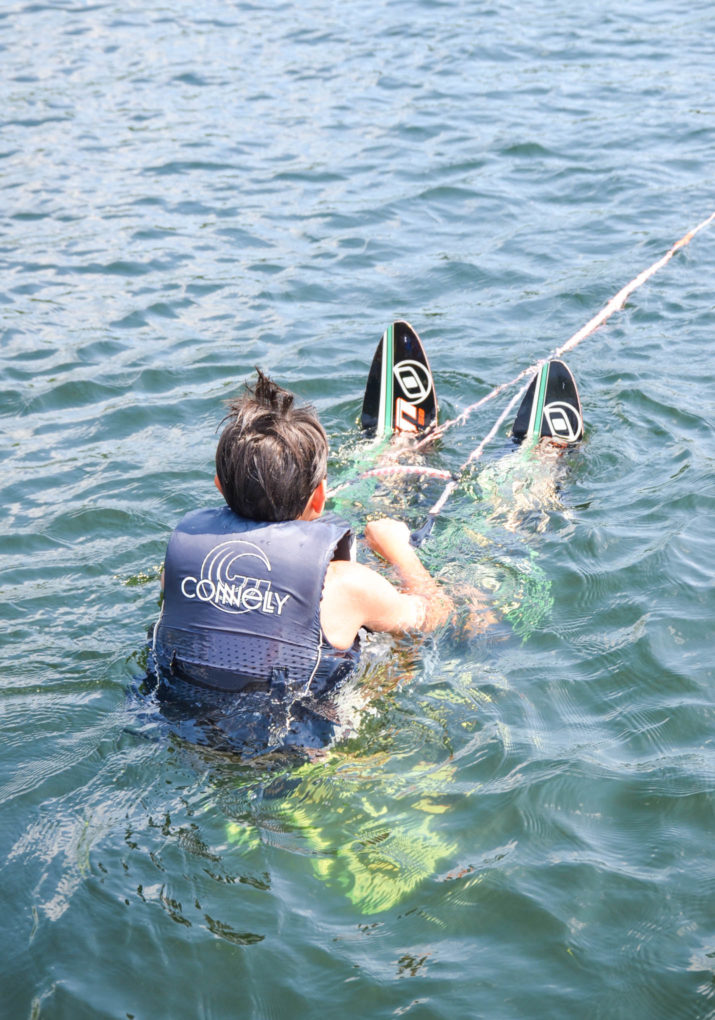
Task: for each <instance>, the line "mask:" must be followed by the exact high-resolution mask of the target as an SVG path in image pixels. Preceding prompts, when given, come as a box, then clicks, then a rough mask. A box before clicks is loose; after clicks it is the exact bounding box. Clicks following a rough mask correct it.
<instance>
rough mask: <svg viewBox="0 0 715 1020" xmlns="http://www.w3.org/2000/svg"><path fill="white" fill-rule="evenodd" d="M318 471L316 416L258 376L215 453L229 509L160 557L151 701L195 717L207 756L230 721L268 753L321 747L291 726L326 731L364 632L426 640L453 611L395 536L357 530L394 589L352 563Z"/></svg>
mask: <svg viewBox="0 0 715 1020" xmlns="http://www.w3.org/2000/svg"><path fill="white" fill-rule="evenodd" d="M327 459H328V441H327V437H326V435H325V431H324V429H323V427H322V425H321V424H320V422H319V421H318V417H317V414H316V412H315V411H314V409H313V408H312V407H309V406H303V407H299V406H296V403H295V398H294V396H293V394H292V393H289V392H288V391H287V390H284V389H282V388H281V387H279V386H277V385H276V384H275V383H274V382H272V380H271V379H269V378H268V377H267V376H266V375H264V374H263V373H262V372H261V371H260V370H259V371H258V378H257V381H256V383H255V385H254V386H252V387H249V386H246V389H245V393H244V394H243V395H242V396H241V397H239V398H238V399H237V400H235V401H234V402H233V403H232V404H231V406H230V410H229V414H228V415H227V417H226V419H225V427H224V429H223V432H222V434H221V436H220V439H219V443H218V447H217V450H216V476H215V479H214V481H215V484H216V487H217V488H218V490H219V492H220V493H221V495H222V496H223V498H224V500H225V502H226V505H224V506H221V507H213V508H208V509H201V510H195V511H193V512H191V513H189V514H187V515H186V517H184V519H183V520H182V521H181V522H180V524H179V526H178V527H177V528H176V530H175V531H174V532H173V534H172V536H171V538H170V540H169V544H168V548H167V552H166V560H165V567H164V574H163V576H162V585H163V592H164V598H163V605H162V610H161V615H160V618H159V620H158V622H157V624H156V626H155V628H154V635H153V642H152V648H153V658H154V665H155V668H156V674H157V677H158V681H159V683H158V693H159V697H160V700H162V701H163V702H164V703H165V704H169V703H172V702H173V703H174V706H175V707H176V706H178V705H179V703H180V702H183V703H184V708H186V707H187V702H188V704H189V705H190V706H191V707H192V709H197V708H199V707H200V708H201V714H202V723H201V725H200V726H199V731H200V732H199V733H194V734H192V736H193V739H196V738H197V737H198V738H199V739H202V738H206V739H208V741H209V742H211V743H214V740H213V739H211V736H207V734H206V729H207V725H208V726H209V728H211V729H213V730H214V736H215V735H216V733H222V734H225V733H226V732H227V730H230V729H232V728H234V724H235V723H238V722H239V720H240V726H239V728H240V729H244V730H246V733H248V732H249V731H250V732H251V733H252V734H253V735H254V736H255V731H256V730H261V731H262V738H263V741H262V742H265V743H266V746H267V747H271V746H278V745H279V744H282V745H285V744H290V743H295V744H298V745H300V746H318V745H320V744H322V743H324V742H325V736H326V732H327V730H326V726H325V725H318V727H317V730H318V732H317V733H316V732H314V731H315V729H316V727H315V726H312V727H311V726H308V727H307V728H306V726H305V725H302V724H301V723H300V719H299V717H300V716H301V715H302V716H303V722H305V719H306V718H308V717H310V718H311V719H312V720H313V721H315V719H316V718H318V720H320V719H322V718H323V715H322V712H321V706H322V704H323V702H324V701H325V700H327V699H325V698H324V696H325V695H326V694H328V693H329V692H330V691H332V690H334V689H335V688H336V686H338V685H339V684H340V683H341V682H342V681H344V679H345V678H346V677H347V676H348V675H349V674H350V673H352V672H353V671H354V669H355V666H356V664H357V661H358V659H359V653H360V643H359V632H360V630H361V629H362V628H365V629H367V630H370V631H383V632H388V633H391V634H398V633H403V632H413V633H420V632H422V633H424V632H429V631H431V630H433V629H434V628H436V627H438V626H439V625H441V624H442V623H444V622H445V621H446V620H447V619H448V617H449V616H450V613H451V612H452V609H453V605H452V601H451V599H450V598H449V596H448V595H447V594H446V593H445V591H444V589H443V588H442V587H440V585H439V584H438V583H437V582H436V581H435V580H434V579H433V578H432V577H431V575H430V574H429V573H428V571H427V570H426V569H425V568H424V566H423V565H422V563H421V562H420V560H419V559H418V557H417V554H416V552H415V550H414V549H413V548H412V547H411V545H410V536H409V531H408V528H407V526H406V525H405V524H404V523H401V522H400V521H397V520H393V519H391V518H384V519H382V520H376V521H370V522H369V523H368V524H367V527H366V529H365V540H366V542H367V544H368V545H369V547H370V548H371V549H372V550H374V551H375V552H376V553H377V554H378V555H380V556H381V557H383V558H384V559H385V560H386V561H387V562H388V563H389V564H391V565H392V566H393V567H394V568H395V570H396V572H397V575H398V578H399V587H397V586H395V585H393V584H391V583H390V581H388V580H387V579H386V578H385V577H383V576H382V575H381V574H379V573H377V571H375V570H372V569H371V568H370V567H367V566H365V565H363V564H360V563H357V562H355V559H354V540H353V538H352V534H351V531H350V527H349V525H348V524H347V523H346V522H345V521H343V520H341V519H340V518H339V517H337V516H335V515H334V514H332V513H326V512H324V508H325V501H326V469H327ZM321 699H322V700H321ZM207 706H208V708H207ZM276 709H277V710H278V715H281V716H282V719H283V722H282V723H281V724H279V723H277V722H276V720H275V719H274V718H272V716H275V714H276V712H275V710H276ZM178 711H181V709H180V708H179V709H178ZM329 714H330V713H329V711H328V715H329ZM227 721H228V723H229V724H228V726H227V725H226V724H227ZM251 722H252V724H251ZM328 730H329V726H328ZM279 731H280V732H279ZM202 742H203V740H202ZM219 743H220V744H223V743H224V740H223V738H222V739H220V740H219ZM229 743H231V741H230V740H229Z"/></svg>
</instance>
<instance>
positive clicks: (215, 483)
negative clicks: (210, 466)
mask: <svg viewBox="0 0 715 1020" xmlns="http://www.w3.org/2000/svg"><path fill="white" fill-rule="evenodd" d="M214 485H215V486H216V488H217V489H218V491H219V492H220V493H221V495H222V496H223V489H222V488H221V482H220V481H219V480H218V475H214Z"/></svg>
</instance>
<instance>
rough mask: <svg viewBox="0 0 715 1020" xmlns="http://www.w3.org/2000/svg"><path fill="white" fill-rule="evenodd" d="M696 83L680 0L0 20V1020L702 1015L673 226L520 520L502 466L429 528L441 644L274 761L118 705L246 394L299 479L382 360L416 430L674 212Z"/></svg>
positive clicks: (474, 425) (709, 468) (694, 591)
mask: <svg viewBox="0 0 715 1020" xmlns="http://www.w3.org/2000/svg"><path fill="white" fill-rule="evenodd" d="M714 59H715V16H714V15H713V10H712V6H711V5H710V4H706V3H704V2H697V0H696V2H695V3H693V2H689V3H685V2H682V0H667V2H666V0H649V2H646V0H634V3H632V4H627V5H624V4H616V3H614V2H612V0H605V2H604V3H601V4H596V5H594V4H589V3H585V2H583V0H574V2H571V3H569V4H563V3H556V4H554V3H553V2H551V3H546V2H545V0H534V2H533V3H530V4H516V3H513V2H508V0H507V2H503V3H496V2H494V3H488V2H485V3H477V2H469V0H384V2H379V0H366V2H363V3H357V2H354V0H348V2H346V3H342V4H338V3H336V2H330V0H306V2H302V3H300V4H298V3H280V2H275V3H269V2H266V0H257V2H253V3H249V2H230V0H223V2H218V0H204V2H202V3H198V4H196V3H188V2H186V0H163V2H161V3H151V2H149V3H147V2H141V3H140V2H138V0H124V2H122V3H119V2H118V0H106V2H101V0H100V2H96V3H89V2H83V0H48V2H44V3H42V2H40V3H34V2H33V3H23V2H20V3H18V2H15V0H5V3H3V4H2V8H1V9H0V61H1V62H2V64H1V66H2V78H1V84H0V90H1V94H2V99H3V102H2V106H1V107H0V128H1V133H0V218H1V232H0V258H1V259H2V265H3V272H2V277H1V278H0V316H1V323H2V347H1V350H0V357H1V361H0V410H1V412H2V425H3V430H2V437H1V438H0V443H1V444H2V464H3V470H2V477H1V478H0V493H1V494H2V504H3V507H4V514H3V518H2V534H3V546H2V611H3V625H2V635H3V639H2V651H1V662H2V676H1V681H0V683H1V687H0V719H1V724H2V735H3V739H2V745H1V747H0V812H1V814H0V826H1V842H0V867H1V869H2V870H1V872H0V874H1V877H2V903H3V920H2V929H1V931H2V933H1V934H0V961H1V963H0V968H1V971H0V973H1V976H2V979H1V984H0V989H1V991H0V1014H1V1015H2V1017H3V1018H5V1017H7V1018H9V1020H18V1018H32V1020H40V1018H41V1020H59V1018H72V1020H82V1018H88V1020H89V1018H91V1020H97V1018H112V1020H115V1018H116V1020H124V1018H156V1017H171V1018H187V1020H189V1018H190V1020H194V1018H215V1020H223V1018H226V1017H247V1018H256V1020H259V1018H260V1020H264V1018H265V1020H268V1018H271V1020H275V1018H283V1017H294V1016H295V1017H301V1018H303V1017H305V1018H314V1017H315V1018H318V1017H329V1016H333V1015H336V1014H337V1015H341V1016H345V1017H360V1018H362V1017H365V1018H387V1017H394V1016H410V1017H413V1018H415V1020H418V1018H419V1020H432V1018H439V1017H444V1018H449V1020H455V1018H460V1020H461V1018H474V1017H480V1018H481V1017H484V1018H489V1020H517V1018H519V1020H521V1018H524V1020H541V1018H544V1020H573V1018H574V1017H580V1018H584V1020H585V1018H589V1020H596V1018H598V1020H621V1018H622V1020H676V1018H677V1020H681V1018H682V1020H696V1018H699V1020H702V1018H706V1017H710V1018H712V1017H715V983H714V981H715V904H714V896H713V892H714V889H713V885H714V883H713V875H714V874H715V868H714V860H713V858H714V855H713V825H714V822H715V817H714V814H715V812H714V810H713V780H714V778H715V748H714V744H713V718H714V712H713V667H712V662H713V640H712V635H713V619H714V618H715V572H714V570H713V552H712V550H713V545H714V543H715V524H714V522H713V508H714V505H715V486H714V485H713V468H714V466H715V458H714V455H713V410H714V401H713V393H714V392H715V363H714V359H713V353H712V350H713V347H712V344H713V328H714V321H715V320H714V318H713V304H714V302H713V288H712V280H713V278H714V276H715V226H712V227H710V228H709V229H705V230H703V231H702V232H701V233H699V234H698V235H697V237H695V238H694V239H693V240H692V242H691V243H690V244H689V246H688V247H686V248H685V249H684V250H683V251H681V252H679V253H678V254H677V255H676V256H675V257H674V258H673V259H672V260H671V261H670V262H669V263H668V264H667V265H666V266H665V267H664V268H663V269H661V270H660V271H659V273H657V274H656V275H655V276H654V277H653V278H652V279H651V280H649V281H648V282H647V283H646V284H644V286H643V287H641V288H640V289H639V290H637V291H636V292H635V293H634V294H633V296H632V297H631V298H630V300H629V301H628V303H627V305H626V308H625V309H624V310H623V311H621V312H618V313H616V314H615V315H613V316H612V317H611V319H610V320H609V321H608V323H607V324H606V325H605V326H604V327H603V328H601V329H600V330H599V331H597V332H596V333H595V334H594V335H593V336H591V337H590V338H588V339H587V340H585V341H584V342H583V343H582V344H581V345H580V346H579V347H578V348H577V349H576V350H575V351H574V352H573V353H572V354H571V355H570V356H569V358H568V361H569V364H570V366H571V368H572V369H573V371H574V373H575V375H576V378H577V380H578V382H579V387H580V391H581V397H582V400H583V404H584V412H585V419H586V427H587V434H586V440H585V442H584V443H583V444H582V446H581V448H580V449H579V450H578V451H577V452H576V453H575V454H574V455H572V456H571V457H569V458H568V463H567V464H565V465H563V466H562V468H559V470H558V472H557V474H558V479H557V481H558V487H557V488H556V489H555V490H553V491H551V492H549V491H548V482H549V478H550V477H551V476H550V475H549V473H548V471H546V470H545V469H544V466H543V465H540V464H538V463H532V464H531V465H529V464H528V463H525V462H524V461H523V460H519V458H518V457H515V456H513V455H512V457H511V458H510V457H508V456H505V454H506V453H507V451H508V443H507V440H506V430H507V428H506V425H505V426H504V428H502V429H501V430H500V435H499V436H498V437H497V438H496V439H495V440H494V442H493V443H491V444H490V446H489V448H488V450H487V451H486V453H485V456H484V457H483V458H482V460H481V462H480V465H479V467H478V469H477V470H475V471H473V472H471V473H470V475H469V476H468V477H467V478H465V479H464V480H463V484H462V486H461V487H460V489H459V490H458V491H457V492H456V493H455V494H454V495H453V497H452V498H451V500H450V501H449V503H448V505H447V507H446V508H445V511H444V514H443V515H442V517H441V518H440V520H439V522H438V526H437V528H436V529H435V534H434V536H433V538H432V539H431V540H430V541H429V542H428V543H427V545H426V546H425V548H424V556H425V559H426V561H427V562H429V563H430V565H431V566H432V567H433V568H434V569H437V570H440V571H442V572H443V573H444V576H445V577H450V576H454V578H457V577H460V578H461V579H462V580H465V579H468V580H471V581H472V582H474V583H477V584H479V585H480V587H481V588H482V589H483V590H484V591H485V592H486V594H487V600H488V602H489V604H490V605H491V606H492V607H493V608H494V609H495V611H496V612H497V614H498V616H499V622H498V623H497V624H496V625H495V626H494V627H493V628H492V629H491V630H490V632H489V633H487V634H485V635H481V636H476V637H473V638H471V639H469V638H465V637H464V636H459V637H458V636H456V635H455V634H454V633H450V634H445V635H441V636H439V637H437V638H436V639H435V640H430V641H429V642H427V643H426V644H424V645H422V646H412V645H411V644H410V643H407V642H393V641H389V640H386V639H384V638H383V639H379V640H377V641H375V642H373V644H372V645H371V647H370V649H369V653H368V655H367V657H366V665H365V669H364V673H363V675H362V677H361V683H360V685H359V686H358V688H357V689H356V690H354V691H352V694H351V697H352V699H353V702H352V704H351V705H348V706H347V707H346V711H348V710H351V711H352V713H353V717H354V722H355V727H356V728H354V729H353V730H352V731H351V732H348V733H347V734H346V735H345V737H344V738H343V739H342V740H341V741H339V742H338V743H337V744H336V745H335V747H333V748H332V749H331V750H330V753H329V756H328V757H327V758H326V760H325V761H323V762H319V763H314V764H303V765H290V764H286V762H285V761H281V760H280V759H275V760H270V761H265V760H257V761H252V762H251V761H247V760H241V759H237V758H236V757H231V756H230V755H222V754H219V753H216V752H212V751H210V750H206V749H203V750H202V749H197V748H195V747H192V746H191V745H190V744H188V743H185V742H182V741H181V740H178V739H177V738H176V737H175V736H172V735H171V734H170V733H168V732H167V731H166V730H165V729H164V728H162V727H161V726H160V725H159V724H158V723H157V722H156V720H155V719H153V718H152V715H151V712H144V711H142V710H140V709H139V708H138V707H137V705H136V704H135V703H134V702H132V700H131V699H128V698H127V689H128V688H129V686H130V685H131V683H132V680H133V678H135V677H137V676H139V675H141V673H142V670H143V664H144V639H145V635H146V630H147V627H148V626H149V625H150V624H151V623H152V622H153V620H154V619H155V617H156V613H157V596H158V576H159V571H160V565H161V561H162V558H163V554H164V548H165V544H166V540H167V537H168V535H169V533H170V531H171V529H172V527H173V526H174V525H175V524H176V523H177V521H178V520H179V518H180V517H181V516H182V515H183V514H184V513H185V512H186V511H188V510H189V509H192V508H194V507H196V506H200V505H203V504H205V503H211V502H213V501H214V500H215V496H216V494H215V491H214V490H213V488H212V477H213V467H212V459H213V453H214V448H215V442H216V427H217V425H218V423H219V421H220V419H221V417H222V415H223V407H224V404H223V402H224V401H225V399H227V398H228V397H229V396H230V395H231V394H232V393H234V392H235V391H236V390H237V388H238V386H239V385H240V384H241V383H242V382H243V380H244V379H245V378H246V377H247V375H248V374H249V373H251V372H252V369H253V366H254V365H257V364H258V365H261V366H262V367H263V368H264V369H265V370H266V371H268V372H270V373H271V374H273V375H274V376H275V377H276V379H277V380H278V381H280V382H282V383H283V384H284V385H287V386H289V387H291V388H293V389H295V390H296V392H297V393H298V394H299V395H300V396H301V397H302V398H305V399H308V400H311V401H313V402H314V403H315V404H316V405H317V407H318V409H319V411H320V413H321V416H322V418H323V420H324V422H325V424H326V427H327V429H328V432H329V434H330V437H331V444H332V447H331V449H332V459H331V474H332V475H333V477H339V478H340V477H342V478H344V477H350V474H351V472H353V473H354V470H355V462H356V457H359V456H361V455H362V453H364V452H365V451H364V450H363V451H362V453H361V450H360V448H359V442H358V438H357V429H356V420H357V418H358V415H359V410H360V401H361V395H362V389H363V386H364V381H365V377H366V373H367V369H368V366H369V362H370V359H371V357H372V353H373V351H374V348H375V346H376V344H377V341H378V339H379V337H380V334H381V333H382V331H383V330H384V328H385V327H386V326H387V325H388V323H389V322H391V321H392V320H393V319H396V318H406V319H407V320H408V321H410V322H411V323H412V324H413V325H414V327H415V328H416V329H417V331H418V332H419V333H420V335H421V337H422V339H423V341H424V343H425V346H426V348H427V350H428V353H429V356H430V359H431V363H432V368H433V370H434V373H435V376H436V379H437V386H438V391H439V394H440V400H441V414H442V418H443V419H446V418H452V417H454V415H455V414H457V413H458V412H459V411H461V410H462V409H463V408H465V407H466V406H467V405H469V404H471V403H473V402H474V401H475V400H477V399H478V398H479V397H480V396H482V395H484V394H486V393H488V392H489V391H490V390H491V389H492V388H493V387H494V386H496V385H497V384H499V383H501V382H504V381H506V380H508V379H511V378H512V377H513V376H514V375H515V374H516V373H517V372H518V371H520V370H521V369H523V368H525V367H526V366H528V365H531V364H533V363H534V362H535V361H536V360H537V359H538V358H540V357H543V356H545V355H547V354H548V353H549V352H550V351H551V350H552V349H554V348H555V347H557V346H558V345H559V344H561V343H563V342H564V341H565V340H566V339H567V338H568V337H569V336H570V335H571V334H572V333H574V332H575V331H576V330H577V329H579V328H580V327H581V326H582V325H583V324H584V323H585V322H586V321H587V320H588V319H589V318H590V317H591V316H592V315H593V314H595V313H596V312H597V311H598V310H599V309H600V308H601V307H602V306H603V305H604V304H605V302H606V301H607V300H608V299H609V298H610V297H611V296H612V295H613V294H615V292H616V291H617V290H619V289H620V288H621V287H622V286H623V285H624V284H625V283H627V282H628V281H629V280H631V279H632V278H633V277H635V275H636V274H637V273H639V272H640V271H641V270H643V269H645V268H646V267H647V266H649V265H650V264H652V263H653V262H654V261H655V260H656V259H658V258H659V257H660V256H661V255H662V254H664V253H665V252H666V251H667V250H668V249H669V247H670V246H671V245H672V244H673V242H675V241H676V240H677V239H678V238H679V237H681V236H682V235H683V234H684V233H685V232H686V231H687V230H688V229H689V228H692V227H693V226H694V225H695V224H697V223H699V222H701V221H702V220H703V219H704V218H705V217H707V216H708V215H709V214H710V213H711V212H712V211H713V209H714V208H715V187H714V185H715V169H714V168H715V161H714V160H713V145H714V142H715V134H714V128H715V113H714V112H713V84H712V82H713V66H714ZM507 397H508V395H505V396H504V397H502V398H501V402H500V401H499V400H498V401H495V402H493V403H491V404H488V405H486V406H485V407H484V408H483V409H482V410H480V411H478V412H477V413H475V414H474V415H472V416H470V418H469V419H468V421H467V422H465V423H464V424H463V425H460V426H459V427H455V428H453V429H451V430H450V431H449V432H448V433H446V434H445V436H444V438H443V440H442V441H441V443H440V444H439V447H438V448H437V449H435V450H434V451H433V452H431V453H430V454H429V457H430V463H432V464H434V465H435V466H438V467H442V468H447V469H450V470H454V469H456V468H457V467H458V466H459V465H460V464H461V463H462V462H463V460H464V459H465V458H466V457H467V455H468V454H469V452H470V451H471V450H472V449H473V448H474V447H475V446H476V445H477V443H478V442H479V441H480V439H481V438H482V437H483V436H484V435H486V433H487V432H488V431H489V429H490V428H491V426H492V424H493V422H494V420H495V418H496V416H497V415H498V413H499V411H500V410H501V408H502V407H503V406H504V403H505V401H506V399H507ZM441 484H442V483H439V482H434V481H432V482H430V481H423V482H421V483H419V484H418V483H416V482H414V481H410V482H409V483H408V484H406V483H404V482H402V483H400V484H398V485H396V486H393V487H392V488H385V487H376V486H374V485H373V486H372V487H371V488H368V487H365V486H362V487H360V486H357V487H355V489H353V490H350V491H348V492H347V493H346V494H344V495H343V497H342V499H341V502H340V508H341V510H342V511H343V512H344V513H347V514H348V515H350V516H351V519H352V520H353V521H354V523H355V524H356V525H359V523H360V521H361V520H363V519H364V516H365V513H367V512H377V511H382V512H384V511H386V510H387V511H389V510H390V509H392V510H394V512H397V513H400V514H401V515H403V516H405V517H406V519H407V520H408V521H409V522H410V523H411V524H416V523H419V522H420V520H421V519H422V516H423V514H424V510H425V509H426V507H428V506H429V505H430V502H431V501H432V500H433V499H435V498H436V497H437V496H438V495H439V492H440V490H441ZM366 690H369V692H370V694H371V695H372V702H371V705H369V706H366V705H364V704H362V706H361V702H364V701H365V696H364V695H365V691H366Z"/></svg>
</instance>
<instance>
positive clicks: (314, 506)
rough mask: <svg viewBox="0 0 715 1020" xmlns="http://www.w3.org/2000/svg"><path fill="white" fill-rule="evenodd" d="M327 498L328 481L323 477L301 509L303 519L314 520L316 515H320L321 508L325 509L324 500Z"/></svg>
mask: <svg viewBox="0 0 715 1020" xmlns="http://www.w3.org/2000/svg"><path fill="white" fill-rule="evenodd" d="M327 498H328V482H327V479H326V478H324V479H323V480H322V482H321V483H320V485H319V486H318V487H317V489H316V490H315V492H314V493H313V495H312V496H311V497H310V499H309V500H308V503H307V505H306V508H305V510H304V511H303V515H302V516H303V520H306V521H314V520H315V519H316V517H320V515H321V514H322V512H323V510H325V500H326V499H327Z"/></svg>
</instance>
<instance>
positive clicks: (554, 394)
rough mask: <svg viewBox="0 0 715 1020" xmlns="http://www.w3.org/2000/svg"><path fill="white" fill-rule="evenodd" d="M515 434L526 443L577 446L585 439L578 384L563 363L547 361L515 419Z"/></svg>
mask: <svg viewBox="0 0 715 1020" xmlns="http://www.w3.org/2000/svg"><path fill="white" fill-rule="evenodd" d="M511 434H512V436H513V438H514V439H515V440H516V441H517V442H518V443H521V442H523V441H524V440H525V439H527V440H528V439H533V440H537V439H540V438H549V439H554V440H557V441H558V442H562V443H567V444H569V443H577V442H578V441H579V439H581V437H582V436H583V416H582V413H581V401H580V400H579V395H578V389H577V388H576V380H575V379H574V377H573V375H572V374H571V370H570V369H569V368H568V366H567V365H565V364H564V362H563V361H559V360H558V359H555V360H554V361H547V362H546V364H545V365H542V366H541V368H540V369H539V371H538V372H537V373H536V375H535V376H534V378H533V379H532V381H531V383H530V385H529V389H528V390H527V391H526V396H525V397H524V399H523V400H522V402H521V406H520V407H519V410H518V412H517V415H516V418H515V419H514V426H513V428H512V431H511Z"/></svg>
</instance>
